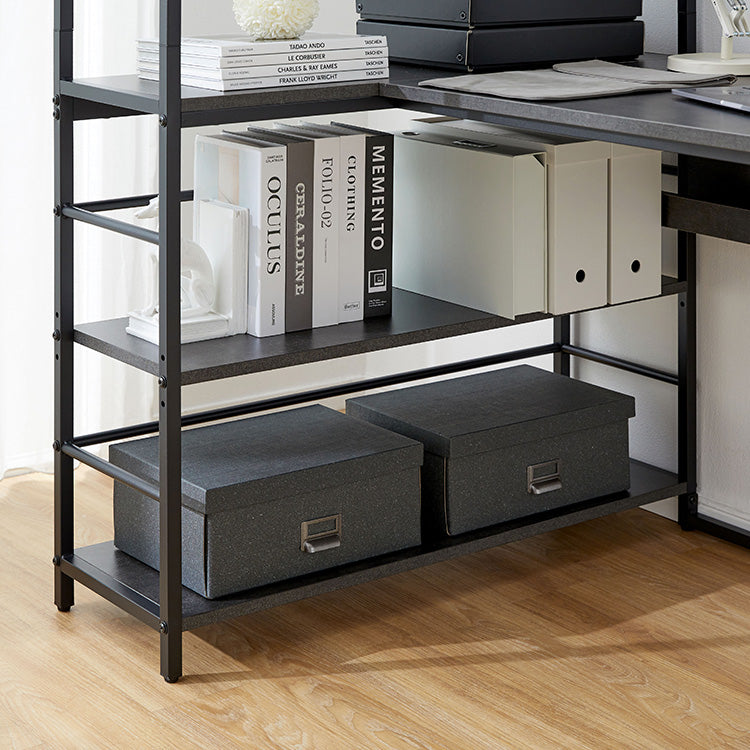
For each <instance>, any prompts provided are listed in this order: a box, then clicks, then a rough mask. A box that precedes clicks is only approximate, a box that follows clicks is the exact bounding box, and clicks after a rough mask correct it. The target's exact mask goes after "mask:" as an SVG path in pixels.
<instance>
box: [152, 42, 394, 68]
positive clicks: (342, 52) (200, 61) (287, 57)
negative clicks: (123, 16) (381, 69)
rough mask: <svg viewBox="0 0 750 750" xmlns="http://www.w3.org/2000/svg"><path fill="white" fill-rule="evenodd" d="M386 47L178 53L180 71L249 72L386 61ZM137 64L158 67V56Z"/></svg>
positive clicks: (153, 55) (154, 53) (155, 55)
mask: <svg viewBox="0 0 750 750" xmlns="http://www.w3.org/2000/svg"><path fill="white" fill-rule="evenodd" d="M387 59H388V47H387V45H383V46H379V47H355V48H354V49H335V50H311V51H308V52H279V53H277V54H274V55H236V56H235V57H206V56H205V55H204V56H202V55H189V54H186V53H184V52H183V53H182V65H183V67H184V66H186V65H189V66H191V67H194V68H207V69H208V70H219V69H222V68H252V67H255V66H256V65H291V64H293V63H307V62H327V61H329V60H387ZM138 62H139V63H148V64H150V65H151V66H152V67H154V66H156V67H157V68H158V66H159V53H158V51H157V52H146V51H143V52H139V53H138Z"/></svg>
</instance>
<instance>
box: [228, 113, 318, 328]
mask: <svg viewBox="0 0 750 750" xmlns="http://www.w3.org/2000/svg"><path fill="white" fill-rule="evenodd" d="M233 135H238V136H240V137H242V136H244V137H246V138H247V137H251V138H257V139H259V140H263V141H267V142H269V143H283V144H284V145H285V146H286V165H287V183H286V184H287V192H286V287H285V295H284V301H285V305H286V306H285V330H286V332H287V333H291V332H292V331H306V330H308V329H310V328H312V325H313V313H312V311H313V249H312V243H313V223H312V222H313V210H312V208H313V205H312V204H313V164H314V148H315V146H314V143H313V142H312V141H310V140H307V139H305V138H297V137H295V136H293V135H289V134H286V133H281V132H279V131H277V130H269V129H267V128H259V127H249V128H248V129H247V131H245V132H240V133H233Z"/></svg>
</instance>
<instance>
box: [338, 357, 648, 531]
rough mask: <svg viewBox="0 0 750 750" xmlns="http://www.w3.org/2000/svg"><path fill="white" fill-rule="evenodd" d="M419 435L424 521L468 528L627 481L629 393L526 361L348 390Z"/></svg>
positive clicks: (359, 411) (393, 424) (365, 412)
mask: <svg viewBox="0 0 750 750" xmlns="http://www.w3.org/2000/svg"><path fill="white" fill-rule="evenodd" d="M346 410H347V413H348V414H350V415H352V416H354V417H358V418H360V419H363V420H366V421H368V422H371V423H373V424H377V425H380V426H382V427H386V428H387V429H389V430H393V431H394V432H399V433H401V434H402V435H405V436H408V437H411V438H414V439H415V440H419V441H420V442H421V443H423V444H424V447H425V463H424V467H423V470H422V510H423V516H424V517H423V531H425V532H428V533H429V534H430V535H431V536H432V535H439V534H443V535H444V534H446V533H447V534H451V535H454V534H461V533H464V532H466V531H471V530H473V529H478V528H481V527H484V526H492V525H493V524H497V523H502V522H503V521H509V520H512V519H516V518H521V517H523V516H528V515H532V514H534V513H539V512H542V511H547V510H551V509H553V508H559V507H562V506H565V505H570V504H573V503H577V502H581V501H583V500H589V499H592V498H596V497H600V496H604V495H610V494H614V493H617V492H621V491H623V490H627V489H628V487H629V486H630V460H629V457H628V419H629V418H630V417H632V416H634V415H635V401H634V399H633V398H632V397H631V396H625V395H623V394H621V393H615V392H614V391H609V390H606V389H604V388H599V387H598V386H594V385H590V384H588V383H584V382H582V381H580V380H572V379H571V378H567V377H564V376H562V375H555V374H553V373H550V372H547V371H545V370H539V369H537V368H536V367H529V366H528V365H522V366H519V367H511V368H508V369H504V370H498V371H495V372H488V373H482V374H480V375H471V376H469V377H462V378H455V379H453V380H448V381H442V382H438V383H432V384H429V385H421V386H416V387H413V388H404V389H400V390H397V391H389V392H387V393H380V394H377V395H372V396H364V397H362V398H355V399H350V400H349V401H347V405H346Z"/></svg>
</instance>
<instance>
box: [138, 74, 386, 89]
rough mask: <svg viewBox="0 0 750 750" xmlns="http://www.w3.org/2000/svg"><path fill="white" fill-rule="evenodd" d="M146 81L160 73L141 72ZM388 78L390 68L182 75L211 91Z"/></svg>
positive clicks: (184, 79)
mask: <svg viewBox="0 0 750 750" xmlns="http://www.w3.org/2000/svg"><path fill="white" fill-rule="evenodd" d="M138 75H139V77H140V78H143V79H144V80H146V81H158V80H159V74H158V73H139V74H138ZM382 78H388V68H376V69H375V70H352V71H344V72H341V73H306V74H302V75H290V76H273V77H271V76H269V77H266V78H243V79H240V80H237V81H210V80H207V79H205V78H193V77H192V76H191V77H190V78H187V77H186V76H184V75H183V76H182V85H183V86H192V87H193V88H197V89H209V90H211V91H221V92H227V91H246V90H249V89H270V88H276V87H278V86H305V85H308V84H315V83H343V82H345V81H364V80H369V79H382Z"/></svg>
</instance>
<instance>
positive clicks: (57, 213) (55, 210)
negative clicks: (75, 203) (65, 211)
mask: <svg viewBox="0 0 750 750" xmlns="http://www.w3.org/2000/svg"><path fill="white" fill-rule="evenodd" d="M52 213H53V214H54V215H55V216H62V206H55V207H54V208H53V209H52Z"/></svg>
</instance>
